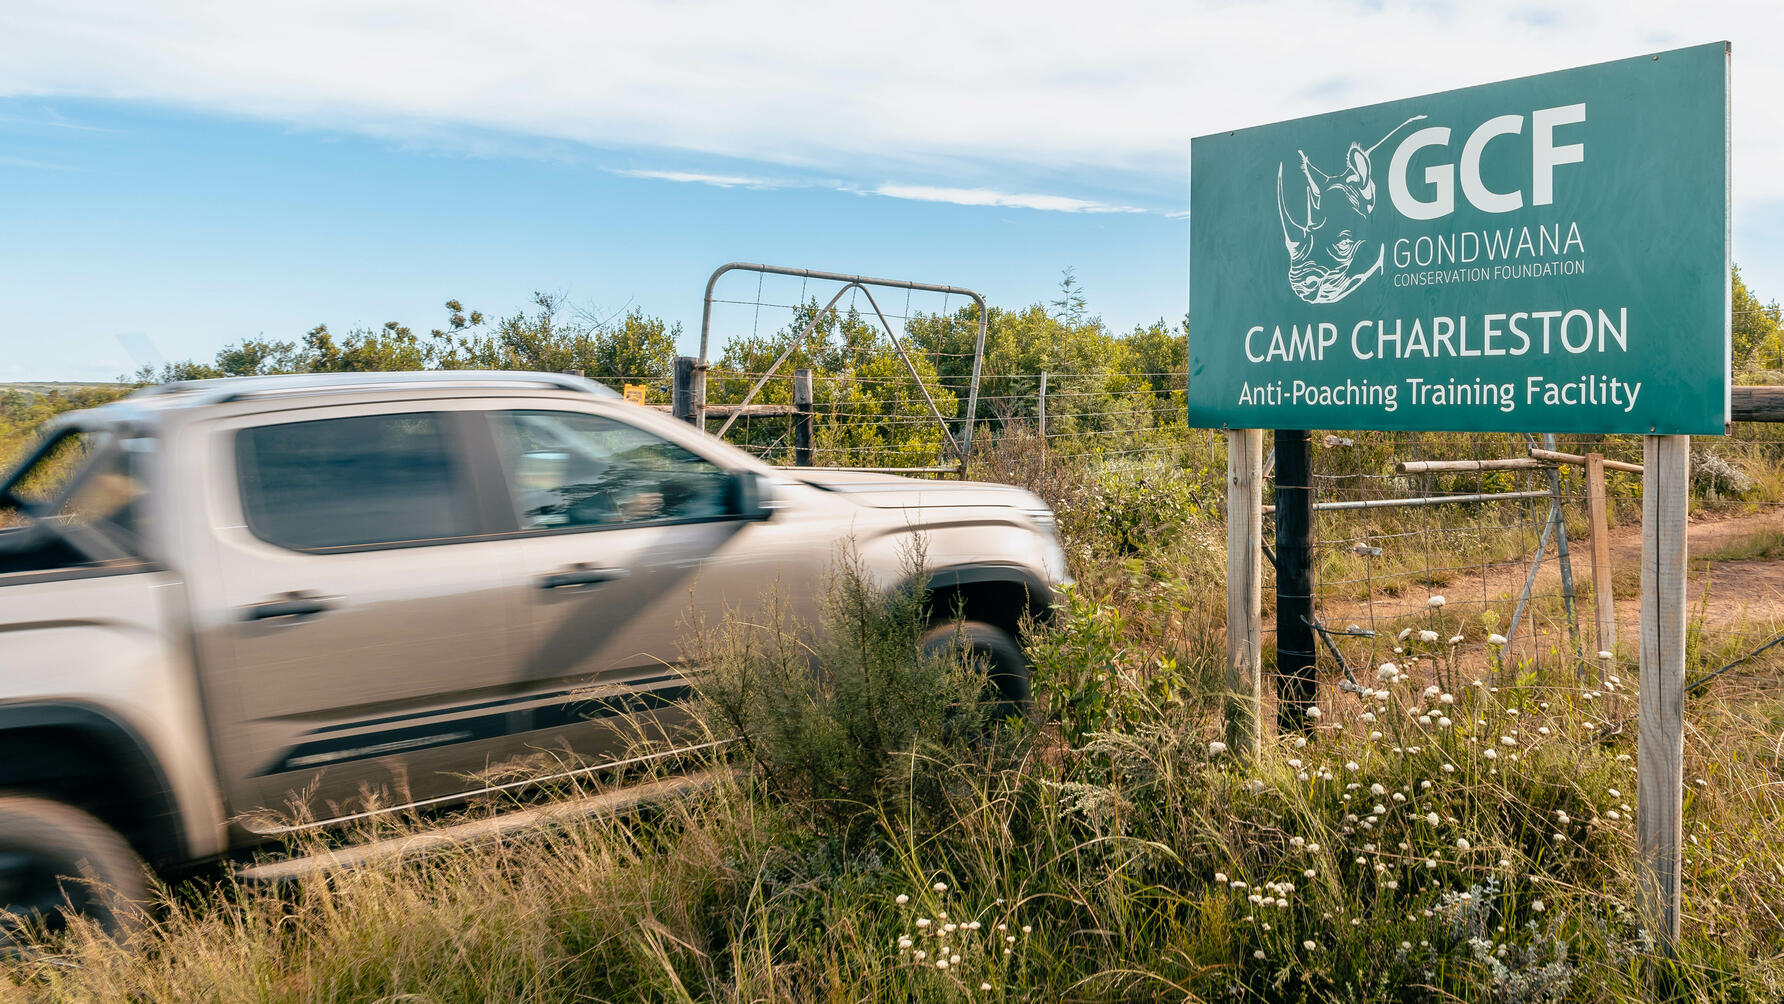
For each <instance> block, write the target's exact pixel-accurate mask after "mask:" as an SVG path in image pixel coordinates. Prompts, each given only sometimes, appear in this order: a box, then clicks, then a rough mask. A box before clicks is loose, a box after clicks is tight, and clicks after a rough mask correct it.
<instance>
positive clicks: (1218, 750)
mask: <svg viewBox="0 0 1784 1004" xmlns="http://www.w3.org/2000/svg"><path fill="white" fill-rule="evenodd" d="M1226 751H1227V745H1226V743H1223V742H1220V741H1219V740H1216V741H1214V742H1211V743H1209V744H1208V755H1209V756H1219V755H1221V754H1222V753H1225V752H1226Z"/></svg>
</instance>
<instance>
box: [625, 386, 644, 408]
mask: <svg viewBox="0 0 1784 1004" xmlns="http://www.w3.org/2000/svg"><path fill="white" fill-rule="evenodd" d="M646 389H647V388H646V387H645V386H644V385H643V384H641V383H629V384H626V400H628V401H630V402H632V403H633V404H643V403H644V392H645V390H646Z"/></svg>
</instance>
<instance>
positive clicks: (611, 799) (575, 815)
mask: <svg viewBox="0 0 1784 1004" xmlns="http://www.w3.org/2000/svg"><path fill="white" fill-rule="evenodd" d="M720 777H721V773H720V772H718V771H702V772H699V773H696V774H687V775H683V776H680V777H671V778H664V779H662V780H660V781H650V782H646V783H643V784H636V785H628V786H626V787H624V788H616V789H614V790H613V791H609V792H603V793H602V794H599V795H591V796H589V797H587V798H576V799H570V800H567V801H561V802H552V803H548V804H543V805H540V806H539V807H537V808H530V809H519V810H516V811H514V812H507V813H503V814H502V815H499V816H492V817H490V818H488V819H473V820H470V821H467V822H463V823H454V824H451V825H449V826H442V827H439V828H437V829H430V830H427V831H424V832H421V833H412V834H407V835H404V836H400V837H391V838H389V839H387V840H377V841H373V842H371V843H366V844H352V845H349V846H346V847H340V848H336V849H333V850H329V851H323V852H321V853H318V854H310V855H306V856H304V857H297V858H278V859H275V860H271V861H261V862H257V863H254V864H249V865H244V866H242V867H241V868H239V869H237V870H236V877H237V878H239V879H241V880H242V881H244V882H253V883H278V882H295V881H298V880H300V879H303V878H308V877H311V876H316V875H324V874H328V873H330V872H337V871H345V870H349V869H353V868H364V867H366V866H369V865H390V864H396V863H400V862H402V861H406V860H409V859H411V858H415V857H420V856H422V855H425V854H432V853H436V852H438V851H443V850H448V849H451V848H454V847H462V846H465V845H467V844H473V843H478V842H482V841H493V840H499V839H501V838H503V837H506V836H508V835H510V834H514V833H520V832H523V831H526V830H533V829H537V828H539V827H543V826H551V825H561V824H565V823H573V822H576V821H577V820H582V819H587V818H589V817H591V816H617V815H620V814H621V813H624V812H627V811H629V810H631V809H634V808H637V807H638V806H641V805H645V804H647V803H651V802H657V801H662V800H665V799H669V798H674V797H677V796H683V795H689V794H692V793H694V792H696V791H703V790H705V789H707V788H711V787H712V786H713V785H715V784H717V783H718V781H719V780H720Z"/></svg>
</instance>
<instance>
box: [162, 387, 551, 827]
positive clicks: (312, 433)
mask: <svg viewBox="0 0 1784 1004" xmlns="http://www.w3.org/2000/svg"><path fill="white" fill-rule="evenodd" d="M474 414H475V413H473V412H467V411H464V410H461V409H459V408H458V407H457V406H455V405H454V404H452V403H444V402H431V401H428V402H406V403H386V404H381V405H358V406H343V407H336V408H313V407H312V408H306V409H304V410H302V411H294V412H281V413H278V414H276V415H272V416H268V415H255V416H248V417H243V418H239V419H235V420H226V421H222V422H220V423H218V424H217V425H215V426H214V427H213V431H211V432H210V433H208V435H210V436H212V437H214V438H213V439H212V441H211V446H212V449H211V451H210V456H211V457H212V458H213V460H214V461H215V464H216V469H215V470H214V472H212V473H211V474H210V475H208V476H207V478H206V480H207V481H208V482H209V483H210V484H211V485H212V486H213V490H212V494H211V498H210V499H209V504H210V507H211V509H212V517H213V519H212V522H213V524H214V531H215V536H216V560H217V569H216V570H217V574H216V576H215V581H214V582H210V583H207V584H206V588H207V593H206V595H205V597H204V598H203V599H202V600H200V601H199V602H197V603H195V604H194V605H195V607H196V608H197V609H198V610H200V611H201V613H200V614H199V617H198V620H199V624H198V628H199V635H200V638H199V643H200V645H201V648H202V650H203V652H204V654H205V657H206V663H207V666H208V667H209V676H210V679H209V681H208V682H209V687H208V690H209V691H210V693H211V694H212V695H213V698H212V699H213V702H214V708H213V717H214V719H215V721H216V724H215V725H214V732H215V733H216V736H217V740H216V741H217V745H218V748H219V758H220V760H222V762H223V763H222V771H223V775H224V780H225V786H226V789H227V790H228V794H229V798H230V800H231V803H232V805H231V808H232V809H233V810H235V811H237V812H241V811H244V810H248V809H253V808H260V807H265V808H267V809H269V810H272V812H274V813H281V814H283V813H287V812H290V811H295V812H296V814H297V815H298V816H305V815H307V816H308V817H310V818H312V819H316V820H323V819H331V818H338V817H340V816H343V815H348V814H351V813H354V812H358V811H364V810H366V809H368V808H373V807H379V806H389V805H392V804H405V803H409V802H413V801H420V800H425V799H428V798H438V797H446V796H449V795H451V794H453V793H457V792H462V791H465V790H467V789H474V788H476V787H479V785H477V784H475V783H473V782H472V781H469V780H467V779H466V777H465V776H464V775H466V774H467V773H469V772H471V771H473V770H476V769H479V768H481V767H483V766H484V765H485V763H486V759H487V757H486V754H487V753H488V752H489V751H491V750H495V749H499V748H502V747H504V746H505V745H506V742H507V738H508V737H509V736H510V735H511V734H512V733H513V732H514V731H515V730H516V729H517V728H520V727H521V726H522V725H523V724H524V723H523V722H522V721H521V719H520V717H519V716H517V715H515V714H512V713H510V712H509V711H508V709H507V706H506V704H505V702H506V700H507V699H508V698H510V697H511V696H512V693H511V691H512V686H511V684H512V677H513V672H512V670H513V657H514V652H513V649H512V648H511V644H510V636H511V634H512V633H513V628H514V627H515V619H514V618H515V612H514V611H511V610H510V609H508V608H507V606H506V605H505V604H506V603H507V602H508V599H507V597H508V596H509V595H510V594H509V593H507V592H506V590H505V587H506V586H507V585H508V582H509V579H510V569H509V561H510V558H511V555H512V548H513V545H512V544H511V543H509V542H507V541H506V540H504V539H502V538H501V537H500V536H499V535H497V534H494V533H491V532H489V531H490V529H491V527H490V526H489V523H488V518H487V517H488V510H487V508H486V506H485V505H484V502H483V497H484V496H483V495H480V493H479V490H478V486H477V484H476V483H475V480H474V478H473V476H472V474H471V465H470V464H469V463H468V461H467V454H466V447H465V441H466V435H465V429H466V427H467V424H468V423H470V422H472V421H476V420H477V419H476V418H475V417H474ZM286 821H287V822H289V820H286ZM247 825H248V827H249V828H250V829H255V830H262V831H265V830H267V829H270V828H273V821H272V820H271V819H268V818H261V819H258V820H254V821H250V822H248V823H247Z"/></svg>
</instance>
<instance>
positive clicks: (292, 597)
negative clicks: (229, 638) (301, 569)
mask: <svg viewBox="0 0 1784 1004" xmlns="http://www.w3.org/2000/svg"><path fill="white" fill-rule="evenodd" d="M339 598H340V597H338V596H317V595H316V594H314V593H286V594H285V595H283V596H280V597H277V598H275V599H270V600H262V601H260V602H259V603H251V604H249V605H248V607H247V608H246V611H245V612H244V613H243V615H242V619H243V620H250V621H264V620H272V619H275V618H279V617H305V616H308V615H310V614H319V613H323V612H325V611H327V610H330V609H332V608H333V607H334V605H335V601H336V600H338V599H339Z"/></svg>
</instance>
